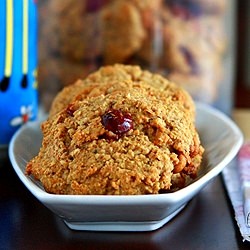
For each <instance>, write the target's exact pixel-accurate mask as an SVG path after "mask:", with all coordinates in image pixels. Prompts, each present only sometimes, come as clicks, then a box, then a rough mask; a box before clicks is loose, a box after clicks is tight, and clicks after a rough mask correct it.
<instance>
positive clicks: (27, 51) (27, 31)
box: [0, 0, 38, 146]
mask: <svg viewBox="0 0 250 250" xmlns="http://www.w3.org/2000/svg"><path fill="white" fill-rule="evenodd" d="M0 32H1V43H0V146H2V145H8V143H9V141H10V139H11V137H12V135H13V134H14V133H15V131H16V130H17V129H18V128H19V127H20V126H21V125H22V124H24V123H26V122H27V121H29V120H34V119H35V118H36V116H37V110H38V97H37V82H36V69H37V6H36V3H35V0H3V1H0Z"/></svg>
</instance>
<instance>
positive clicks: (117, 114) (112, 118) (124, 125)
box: [101, 109, 133, 137]
mask: <svg viewBox="0 0 250 250" xmlns="http://www.w3.org/2000/svg"><path fill="white" fill-rule="evenodd" d="M101 122H102V125H103V126H104V127H105V129H107V130H109V131H111V132H113V133H114V134H116V135H118V137H120V136H122V135H123V134H125V133H126V132H128V131H129V130H131V129H133V121H132V117H131V115H130V114H129V113H125V112H122V111H120V110H117V109H110V110H108V111H107V112H106V113H105V114H103V115H102V117H101Z"/></svg>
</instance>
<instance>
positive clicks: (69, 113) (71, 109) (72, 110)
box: [66, 104, 75, 116]
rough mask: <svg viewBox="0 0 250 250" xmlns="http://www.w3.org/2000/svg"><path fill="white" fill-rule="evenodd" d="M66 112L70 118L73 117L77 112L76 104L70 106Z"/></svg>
mask: <svg viewBox="0 0 250 250" xmlns="http://www.w3.org/2000/svg"><path fill="white" fill-rule="evenodd" d="M66 112H67V114H68V115H69V116H73V114H74V112H75V107H74V104H69V105H68V107H67V108H66Z"/></svg>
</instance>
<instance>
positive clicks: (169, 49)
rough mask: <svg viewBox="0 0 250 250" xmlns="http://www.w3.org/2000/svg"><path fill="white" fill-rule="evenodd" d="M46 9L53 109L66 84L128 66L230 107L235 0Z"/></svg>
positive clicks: (46, 77)
mask: <svg viewBox="0 0 250 250" xmlns="http://www.w3.org/2000/svg"><path fill="white" fill-rule="evenodd" d="M39 14H40V15H39V23H40V28H39V32H40V34H39V55H40V56H39V67H38V80H39V83H40V84H39V88H40V99H41V103H42V104H43V106H44V107H45V109H46V110H49V108H50V106H51V103H52V100H53V99H54V97H55V95H56V94H57V93H58V92H59V91H60V90H61V89H62V88H63V87H65V86H67V85H70V84H71V83H72V82H75V81H76V80H77V79H78V78H84V77H86V76H87V75H88V74H89V73H91V72H94V71H95V70H97V69H98V68H99V67H100V66H104V65H113V64H115V63H121V64H128V65H140V66H141V67H142V68H143V69H147V70H150V71H152V72H157V73H160V74H162V75H164V76H166V77H167V78H168V79H170V80H172V81H174V82H175V83H177V84H178V85H180V86H182V87H183V88H184V89H186V90H187V91H188V92H189V93H190V94H191V96H192V97H193V98H194V99H195V100H197V101H201V102H205V103H209V104H211V105H214V106H216V107H218V108H219V109H221V110H222V111H225V112H226V113H229V112H230V110H231V106H232V91H233V86H232V80H233V69H232V65H233V60H234V58H233V51H232V49H233V45H234V44H233V43H234V36H233V27H234V1H233V0H230V1H226V0H217V1H215V0H212V1H208V0H178V1H173V0H154V1H151V0H97V1H92V0H83V1H74V0H54V1H40V3H39ZM229 27H230V28H229Z"/></svg>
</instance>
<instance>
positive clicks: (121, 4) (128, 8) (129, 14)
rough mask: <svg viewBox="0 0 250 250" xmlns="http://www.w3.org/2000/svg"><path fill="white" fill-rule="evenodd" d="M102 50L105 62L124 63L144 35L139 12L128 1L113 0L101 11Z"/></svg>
mask: <svg viewBox="0 0 250 250" xmlns="http://www.w3.org/2000/svg"><path fill="white" fill-rule="evenodd" d="M100 15H101V25H102V29H101V30H102V35H101V38H102V39H103V40H102V52H103V58H104V63H105V64H113V63H124V62H126V60H128V59H129V58H130V57H131V56H132V55H133V54H134V53H135V52H136V51H138V50H139V48H140V47H141V44H142V41H143V39H144V37H145V31H144V29H143V25H142V20H141V17H140V13H139V11H138V10H137V8H136V7H135V6H134V5H133V4H131V3H130V2H129V1H120V0H119V1H114V2H113V3H112V4H110V5H108V6H107V7H104V8H103V9H102V11H101V14H100Z"/></svg>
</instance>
